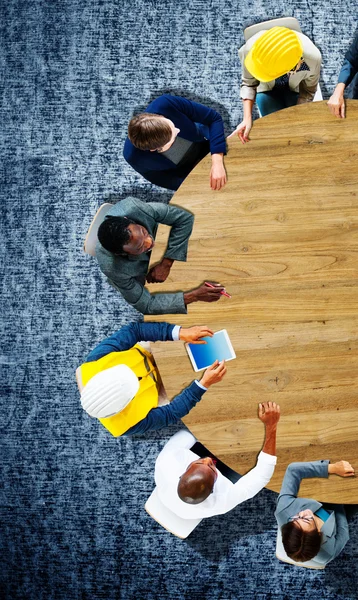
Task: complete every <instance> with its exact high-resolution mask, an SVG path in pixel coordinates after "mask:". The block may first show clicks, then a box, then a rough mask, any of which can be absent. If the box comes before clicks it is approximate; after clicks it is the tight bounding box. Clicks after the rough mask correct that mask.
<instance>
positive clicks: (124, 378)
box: [81, 365, 139, 419]
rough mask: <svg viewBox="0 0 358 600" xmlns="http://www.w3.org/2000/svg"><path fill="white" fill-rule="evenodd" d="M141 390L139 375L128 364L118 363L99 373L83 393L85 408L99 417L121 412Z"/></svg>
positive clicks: (82, 402) (82, 400) (90, 413)
mask: <svg viewBox="0 0 358 600" xmlns="http://www.w3.org/2000/svg"><path fill="white" fill-rule="evenodd" d="M138 390H139V381H138V377H137V376H136V375H135V374H134V373H133V371H132V369H130V368H129V367H127V365H116V366H115V367H111V368H110V369H105V370H104V371H101V372H100V373H97V374H96V375H94V377H92V379H90V380H89V382H88V383H87V384H86V385H85V387H84V388H83V390H82V394H81V404H82V407H83V408H84V410H85V411H86V412H87V413H88V414H89V415H90V416H91V417H96V418H97V419H105V418H106V417H111V416H112V415H116V414H117V413H120V412H121V411H122V410H123V409H124V408H125V407H126V406H127V404H129V403H130V401H131V400H132V399H133V398H134V396H135V395H136V393H137V392H138Z"/></svg>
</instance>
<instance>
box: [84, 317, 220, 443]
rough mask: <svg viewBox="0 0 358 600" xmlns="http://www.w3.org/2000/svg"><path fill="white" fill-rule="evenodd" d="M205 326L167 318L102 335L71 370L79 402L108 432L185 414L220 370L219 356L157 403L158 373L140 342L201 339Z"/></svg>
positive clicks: (128, 431) (140, 429)
mask: <svg viewBox="0 0 358 600" xmlns="http://www.w3.org/2000/svg"><path fill="white" fill-rule="evenodd" d="M212 335H213V332H212V331H211V329H208V327H205V326H194V327H189V328H184V327H180V326H178V325H170V324H169V323H130V324H129V325H126V326H125V327H122V328H121V329H120V330H119V331H117V332H116V333H114V334H113V335H111V336H110V337H109V338H107V339H105V340H103V341H102V342H101V343H100V344H98V346H96V348H95V349H94V350H92V352H91V353H90V354H89V355H88V356H87V358H86V360H85V362H84V363H83V364H82V365H81V366H80V367H79V368H78V369H77V371H76V377H77V383H78V387H79V389H80V391H81V404H82V407H83V408H84V410H85V411H86V412H87V413H88V414H89V415H90V416H91V417H95V418H97V419H99V420H100V422H101V423H102V425H104V427H105V428H106V429H108V431H109V432H110V433H111V434H112V435H113V436H114V437H118V436H121V435H127V436H128V435H134V434H139V433H145V432H146V431H151V430H156V429H161V428H162V427H167V426H168V425H173V424H174V423H176V422H177V421H178V420H179V419H181V418H182V417H184V416H185V415H187V414H188V413H189V412H190V410H191V409H192V408H193V407H194V406H195V405H196V404H197V403H198V402H199V401H200V400H201V398H202V396H203V394H204V393H205V392H206V391H207V390H208V389H209V387H211V386H212V385H214V384H216V383H218V382H220V381H221V380H222V378H223V377H224V375H225V373H226V365H225V361H222V362H221V363H219V361H215V362H214V363H213V364H212V365H211V366H210V367H208V368H207V369H206V371H205V372H204V374H203V376H202V378H201V379H200V381H197V380H195V381H193V382H192V383H191V384H190V385H189V386H188V387H187V388H186V389H185V390H184V391H183V392H181V394H179V395H178V396H176V398H174V400H173V401H172V402H171V403H170V404H167V405H165V406H158V399H159V396H158V394H159V389H160V384H161V381H160V377H159V373H158V370H157V367H156V365H155V362H154V359H153V356H152V354H151V353H150V352H149V351H148V350H146V349H145V348H144V347H143V346H142V345H141V343H140V340H141V341H149V342H156V341H158V340H160V341H167V340H174V341H175V340H179V339H180V340H182V341H184V342H190V343H191V344H205V343H206V342H205V341H202V340H201V338H202V337H205V336H209V337H212Z"/></svg>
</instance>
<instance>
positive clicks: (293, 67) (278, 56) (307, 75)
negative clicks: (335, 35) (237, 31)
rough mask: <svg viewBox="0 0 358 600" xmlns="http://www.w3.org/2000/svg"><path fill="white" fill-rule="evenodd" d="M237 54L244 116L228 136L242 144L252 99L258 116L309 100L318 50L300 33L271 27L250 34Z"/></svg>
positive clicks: (313, 88) (249, 122)
mask: <svg viewBox="0 0 358 600" xmlns="http://www.w3.org/2000/svg"><path fill="white" fill-rule="evenodd" d="M239 57H240V61H241V64H242V84H241V93H240V95H241V98H242V100H243V103H244V118H243V121H242V122H241V123H240V124H239V125H238V126H237V128H236V129H235V131H234V132H233V133H232V134H231V135H235V134H237V135H238V136H239V138H240V140H241V141H242V143H243V144H244V143H245V142H248V141H249V132H250V130H251V127H252V108H253V104H254V102H255V99H256V102H257V105H258V108H259V110H260V113H261V115H262V116H265V115H268V114H271V113H273V112H276V111H277V110H281V109H282V108H287V107H288V106H294V105H295V104H301V103H304V102H311V101H312V100H313V97H314V95H315V93H316V90H317V85H318V80H319V75H320V70H321V53H320V51H319V50H318V48H316V46H315V45H314V44H313V43H312V42H311V40H310V39H309V38H308V37H307V36H305V35H304V34H303V33H300V32H298V31H292V30H291V29H288V28H287V27H272V28H271V29H268V30H265V29H263V30H262V31H259V32H257V33H256V34H255V35H253V36H252V37H251V38H250V39H249V40H248V41H247V42H246V44H245V45H244V46H242V47H241V48H240V50H239Z"/></svg>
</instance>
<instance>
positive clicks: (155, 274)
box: [146, 258, 174, 283]
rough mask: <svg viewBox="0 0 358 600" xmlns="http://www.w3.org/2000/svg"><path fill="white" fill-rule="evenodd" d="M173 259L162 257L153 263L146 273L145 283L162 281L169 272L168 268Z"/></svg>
mask: <svg viewBox="0 0 358 600" xmlns="http://www.w3.org/2000/svg"><path fill="white" fill-rule="evenodd" d="M173 262H174V260H173V259H172V258H163V260H161V261H160V263H158V264H156V265H154V267H152V268H151V269H150V270H149V271H148V274H147V277H146V280H147V283H163V281H165V280H166V279H167V277H168V275H169V273H170V268H171V266H172V264H173Z"/></svg>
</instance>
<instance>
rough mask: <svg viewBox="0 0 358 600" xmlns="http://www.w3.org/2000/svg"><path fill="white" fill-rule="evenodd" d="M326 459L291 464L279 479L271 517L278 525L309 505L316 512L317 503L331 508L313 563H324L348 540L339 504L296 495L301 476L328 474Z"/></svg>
mask: <svg viewBox="0 0 358 600" xmlns="http://www.w3.org/2000/svg"><path fill="white" fill-rule="evenodd" d="M328 465H329V460H317V461H313V462H302V463H291V464H290V465H289V466H288V467H287V470H286V473H285V476H284V478H283V482H282V487H281V491H280V494H279V497H278V500H277V509H276V512H275V517H276V519H277V523H278V525H279V527H282V525H284V524H285V523H287V522H288V520H289V518H290V517H293V516H294V515H297V513H299V512H300V511H301V510H306V509H307V508H310V509H311V510H312V512H316V510H318V509H319V508H321V506H323V507H324V508H330V509H331V508H334V511H333V512H332V513H331V515H330V517H329V518H328V519H327V521H326V522H325V523H324V525H323V527H322V529H321V533H322V542H321V549H320V551H319V553H318V554H317V556H315V558H314V560H315V562H318V563H321V564H327V563H329V562H330V561H331V560H333V559H334V558H336V556H338V554H339V553H340V552H341V551H342V550H343V548H344V546H345V545H346V543H347V542H348V540H349V532H348V522H347V518H346V515H345V511H344V507H343V506H342V505H341V504H335V505H322V504H321V503H320V502H317V501H316V500H312V499H309V498H297V494H298V490H299V487H300V483H301V480H302V479H305V478H307V477H328Z"/></svg>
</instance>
